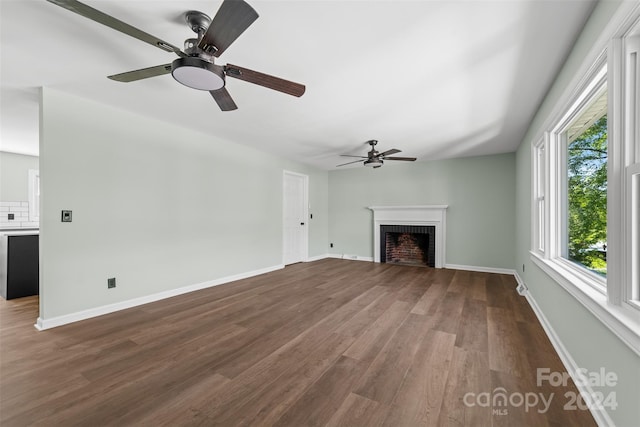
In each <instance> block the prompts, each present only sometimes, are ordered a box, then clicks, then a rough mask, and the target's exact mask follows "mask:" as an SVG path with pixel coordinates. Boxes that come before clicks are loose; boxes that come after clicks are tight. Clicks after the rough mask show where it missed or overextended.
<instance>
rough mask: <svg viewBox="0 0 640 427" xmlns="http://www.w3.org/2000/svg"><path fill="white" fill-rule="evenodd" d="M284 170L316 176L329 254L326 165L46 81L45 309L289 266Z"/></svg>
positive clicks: (320, 233)
mask: <svg viewBox="0 0 640 427" xmlns="http://www.w3.org/2000/svg"><path fill="white" fill-rule="evenodd" d="M285 169H286V170H290V171H294V172H298V173H303V174H307V175H309V182H310V184H309V185H310V200H309V201H310V205H311V207H312V210H311V212H312V213H313V218H314V219H313V220H311V221H310V250H309V255H310V256H314V255H320V254H324V253H326V247H327V229H328V216H327V213H328V209H327V194H328V193H327V172H325V171H320V170H317V169H314V168H311V167H308V166H304V165H301V164H298V163H294V162H289V161H286V160H283V159H279V158H276V157H273V156H270V155H268V154H265V153H263V152H259V151H257V150H254V149H251V148H248V147H245V146H241V145H237V144H233V143H229V142H225V141H220V140H217V139H215V138H212V137H210V136H206V135H203V134H200V133H196V132H192V131H190V130H188V129H185V128H181V127H176V126H174V125H170V124H167V123H163V122H160V121H156V120H152V119H149V118H145V117H143V116H139V115H136V114H132V113H129V112H124V111H121V110H117V109H113V108H110V107H107V106H104V105H101V104H98V103H95V102H92V101H89V100H85V99H81V98H77V97H73V96H69V95H66V94H63V93H61V92H58V91H55V90H51V89H47V88H45V89H43V92H42V110H41V141H40V173H41V178H42V186H41V194H42V198H41V203H42V209H43V216H42V218H41V234H40V238H41V240H40V242H41V255H42V257H41V278H42V281H41V295H42V298H41V313H40V315H41V318H43V319H44V320H46V319H49V318H52V317H56V316H61V315H66V314H70V313H75V312H78V311H81V310H85V309H91V308H95V307H99V306H103V305H106V304H111V303H117V302H122V301H126V300H129V299H132V298H136V297H141V296H146V295H150V294H154V293H158V292H162V291H167V290H171V289H174V288H179V287H183V286H188V285H194V284H198V283H202V282H207V281H211V280H214V279H218V278H223V277H227V276H230V275H235V274H241V273H246V272H250V271H255V270H258V269H263V268H268V267H272V266H277V265H279V264H281V263H282V180H283V170H285ZM63 209H70V210H72V211H73V222H72V223H62V222H60V211H61V210H63ZM108 277H116V279H117V287H116V288H115V289H107V285H106V284H107V278H108Z"/></svg>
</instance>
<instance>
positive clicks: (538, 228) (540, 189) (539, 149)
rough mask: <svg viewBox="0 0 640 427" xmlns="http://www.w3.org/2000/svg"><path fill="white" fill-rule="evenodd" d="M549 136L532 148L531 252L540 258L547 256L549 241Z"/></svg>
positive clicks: (546, 135) (546, 133) (538, 141)
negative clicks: (547, 186) (547, 153)
mask: <svg viewBox="0 0 640 427" xmlns="http://www.w3.org/2000/svg"><path fill="white" fill-rule="evenodd" d="M548 135H549V134H548V132H545V134H544V136H543V137H542V138H540V139H538V140H537V141H536V142H534V144H532V146H531V159H532V170H533V179H532V180H531V184H532V185H531V194H532V195H533V203H532V204H531V206H532V211H531V218H532V219H533V221H532V222H533V226H532V227H531V243H532V247H531V250H532V251H533V252H535V253H536V254H537V255H538V256H540V257H545V256H546V251H547V246H546V242H547V241H548V238H547V237H546V233H547V227H546V224H548V220H547V213H546V212H547V209H546V194H547V189H546V182H547V181H548V179H547V161H546V159H547V156H546V146H547V144H548V143H547V139H548V137H549V136H548Z"/></svg>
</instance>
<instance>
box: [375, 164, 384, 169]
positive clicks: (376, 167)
mask: <svg viewBox="0 0 640 427" xmlns="http://www.w3.org/2000/svg"><path fill="white" fill-rule="evenodd" d="M381 167H382V165H380V166H374V167H373V168H374V169H378V168H381Z"/></svg>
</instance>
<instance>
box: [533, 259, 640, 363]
mask: <svg viewBox="0 0 640 427" xmlns="http://www.w3.org/2000/svg"><path fill="white" fill-rule="evenodd" d="M530 254H531V260H532V261H533V262H534V264H536V265H537V266H538V267H540V268H541V269H542V271H544V272H545V273H546V274H548V275H549V276H550V277H551V278H552V279H553V280H555V281H556V282H558V284H560V286H562V287H563V288H564V289H565V290H566V291H567V292H569V294H571V295H572V296H573V297H574V298H575V299H577V300H578V301H579V302H580V303H581V304H582V305H583V306H584V307H585V308H586V309H587V310H589V311H590V312H591V313H592V314H593V315H594V316H595V317H596V318H597V319H598V320H600V321H601V322H602V323H603V324H604V325H605V326H607V327H608V328H609V329H610V330H611V331H612V332H613V333H614V334H615V335H616V336H617V337H618V338H620V339H621V340H622V341H623V342H624V343H625V344H626V345H627V346H629V348H631V349H632V350H633V351H634V352H635V353H636V354H637V355H640V313H639V312H638V310H636V309H634V308H632V307H630V306H627V304H623V305H622V306H618V305H614V304H611V303H609V302H608V301H607V296H606V294H605V293H604V292H602V291H600V290H599V289H597V288H596V287H594V286H593V284H589V283H587V282H586V281H585V280H584V279H583V278H581V277H579V276H578V275H576V274H575V273H574V272H573V271H571V269H570V268H567V267H566V266H565V265H563V263H562V262H559V261H554V260H547V259H543V258H542V257H541V256H540V255H539V254H537V253H535V252H530Z"/></svg>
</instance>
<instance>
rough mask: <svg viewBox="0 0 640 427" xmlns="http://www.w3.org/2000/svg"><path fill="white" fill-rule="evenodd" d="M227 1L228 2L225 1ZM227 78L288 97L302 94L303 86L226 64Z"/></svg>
mask: <svg viewBox="0 0 640 427" xmlns="http://www.w3.org/2000/svg"><path fill="white" fill-rule="evenodd" d="M227 1H229V0H227ZM224 72H225V74H226V75H227V76H229V77H233V78H235V79H239V80H244V81H245V82H249V83H253V84H256V85H259V86H264V87H266V88H269V89H273V90H277V91H279V92H283V93H286V94H289V95H293V96H297V97H300V96H302V95H303V94H304V91H305V89H306V88H305V86H304V85H301V84H300V83H294V82H291V81H289V80H284V79H281V78H279V77H274V76H270V75H268V74H264V73H260V72H258V71H253V70H250V69H248V68H243V67H238V66H237V65H232V64H227V65H226V66H225V67H224Z"/></svg>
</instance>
